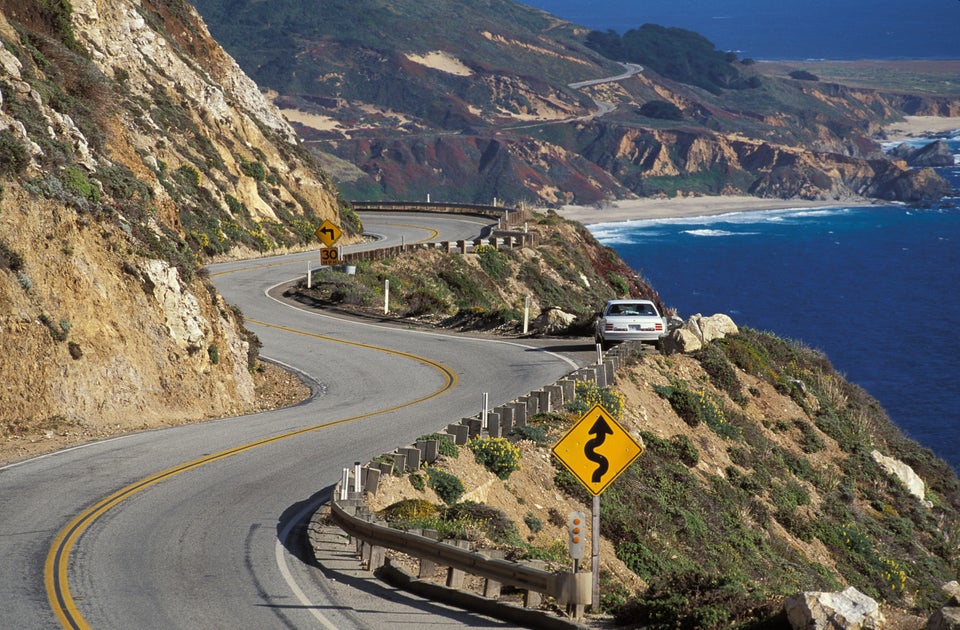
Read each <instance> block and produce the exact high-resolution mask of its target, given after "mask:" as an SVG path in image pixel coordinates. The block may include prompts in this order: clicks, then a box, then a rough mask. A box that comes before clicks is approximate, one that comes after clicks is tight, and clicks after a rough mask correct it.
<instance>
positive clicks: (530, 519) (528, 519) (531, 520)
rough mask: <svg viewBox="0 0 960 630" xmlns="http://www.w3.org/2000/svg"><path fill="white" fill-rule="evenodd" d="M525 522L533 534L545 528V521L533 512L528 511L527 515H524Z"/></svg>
mask: <svg viewBox="0 0 960 630" xmlns="http://www.w3.org/2000/svg"><path fill="white" fill-rule="evenodd" d="M523 522H524V524H526V526H527V528H529V529H530V532H531V533H533V534H536V533H537V532H539V531H541V530H542V529H543V521H542V520H541V519H540V518H538V517H537V515H536V514H534V513H533V512H527V514H526V516H524V517H523Z"/></svg>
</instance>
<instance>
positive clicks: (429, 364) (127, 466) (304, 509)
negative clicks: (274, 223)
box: [0, 213, 592, 630]
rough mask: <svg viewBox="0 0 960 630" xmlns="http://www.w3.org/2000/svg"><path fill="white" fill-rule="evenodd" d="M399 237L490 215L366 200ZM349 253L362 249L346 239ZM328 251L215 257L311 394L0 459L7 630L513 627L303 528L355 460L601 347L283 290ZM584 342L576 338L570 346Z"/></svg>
mask: <svg viewBox="0 0 960 630" xmlns="http://www.w3.org/2000/svg"><path fill="white" fill-rule="evenodd" d="M364 223H365V226H366V227H367V230H368V231H369V232H372V233H376V234H377V236H378V237H379V238H381V239H382V240H381V241H380V242H379V243H368V244H366V245H362V246H356V247H358V248H362V247H376V246H381V245H383V244H393V243H398V242H399V241H400V240H402V241H403V242H405V243H414V242H417V241H419V240H455V239H457V238H465V237H466V238H472V237H475V236H478V235H479V234H480V231H481V229H482V228H483V226H484V225H485V224H484V223H483V222H482V221H480V220H479V219H469V218H455V217H449V216H447V217H435V216H428V215H402V216H401V215H396V214H384V215H378V214H373V213H370V214H365V215H364ZM344 249H345V250H347V251H349V250H350V249H351V248H350V247H346V248H344ZM316 258H317V253H316V252H312V253H306V254H298V255H292V256H287V257H282V258H268V259H258V260H253V261H244V262H232V263H225V264H221V265H214V266H212V267H211V268H210V272H211V277H212V279H213V281H214V283H215V284H216V285H217V288H218V289H219V290H220V291H221V292H222V293H223V295H224V296H225V298H226V299H227V301H228V302H230V303H232V304H236V305H238V306H239V307H240V308H241V310H242V311H243V313H244V316H245V318H246V320H247V325H248V327H249V328H250V329H251V330H253V331H254V332H255V333H256V334H257V335H258V336H259V337H260V339H261V341H262V342H263V348H262V354H263V356H265V357H267V358H270V359H272V360H276V361H278V362H281V363H282V364H284V365H286V366H288V367H290V368H291V369H292V370H294V371H296V372H297V373H299V374H300V375H301V376H302V378H303V379H304V380H305V381H306V382H307V383H309V384H310V385H311V387H312V389H313V396H312V397H311V398H310V399H309V400H308V401H305V402H303V403H301V404H299V405H296V406H294V407H291V408H288V409H282V410H277V411H272V412H267V413H260V414H255V415H249V416H243V417H237V418H227V419H223V420H218V421H211V422H206V423H202V424H197V425H190V426H183V427H176V428H170V429H162V430H154V431H147V432H143V433H137V434H132V435H127V436H123V437H118V438H114V439H111V440H105V441H101V442H95V443H91V444H88V445H84V446H81V447H77V448H73V449H68V450H65V451H61V452H58V453H54V454H51V455H47V456H44V457H38V458H35V459H31V460H27V461H24V462H20V463H18V464H15V465H12V466H7V467H4V468H0V558H2V560H0V562H2V571H0V629H32V628H38V629H39V628H42V629H49V628H57V627H67V628H107V629H123V630H126V629H131V628H137V629H139V630H147V629H153V628H156V629H164V630H169V629H172V628H189V629H194V628H251V629H254V628H256V629H262V628H338V629H351V628H378V627H385V626H388V625H389V626H391V627H410V628H414V627H416V628H448V627H449V628H459V627H495V628H506V627H510V626H509V625H508V624H504V623H502V622H499V621H496V620H492V619H487V618H484V617H481V616H478V615H474V614H470V613H466V612H463V611H459V610H456V609H453V608H448V607H446V606H442V605H438V604H435V603H432V602H428V601H423V600H421V599H419V598H416V597H414V596H411V595H408V594H406V593H403V592H399V591H396V590H394V589H392V588H390V587H388V586H385V585H383V584H381V583H379V582H378V581H376V580H374V579H372V578H371V579H352V580H347V581H341V580H338V575H339V574H336V573H331V572H330V571H328V570H324V569H322V568H320V567H317V566H314V565H313V563H312V562H311V561H310V560H309V559H307V558H306V557H305V554H304V553H303V549H302V524H303V522H304V519H306V518H308V517H309V515H310V514H312V512H313V511H314V509H315V508H316V507H317V506H318V505H319V504H320V503H322V502H323V500H324V499H325V498H326V496H327V494H328V493H329V491H330V487H331V486H332V484H333V483H334V482H335V481H336V480H338V479H339V477H340V474H341V471H342V469H343V468H344V467H349V466H352V465H353V463H354V462H355V461H368V460H369V459H371V458H372V457H375V456H376V455H379V454H381V453H383V452H388V451H390V450H392V449H393V448H395V447H397V446H399V445H403V444H407V443H410V442H412V441H413V440H414V439H416V438H417V437H418V436H419V435H422V434H425V433H431V432H434V431H437V430H440V429H441V428H443V427H445V426H446V425H447V424H448V423H449V422H453V421H456V420H458V419H459V418H461V417H464V416H471V415H474V414H476V413H477V412H478V411H479V409H480V405H481V401H482V395H483V393H488V394H489V397H490V403H491V405H497V404H500V403H502V402H506V401H508V400H511V399H513V398H515V397H517V396H520V395H523V394H525V393H527V392H529V391H531V390H534V389H537V388H539V387H540V386H541V385H543V384H546V383H549V382H553V381H555V380H556V379H558V378H559V377H560V376H562V375H564V374H566V373H568V372H570V371H572V370H573V369H574V368H575V366H576V365H577V364H578V363H579V364H582V363H588V362H590V361H591V358H592V357H591V353H590V351H589V350H590V348H589V343H590V340H586V341H585V342H584V345H583V346H582V347H577V344H569V343H567V344H564V343H563V342H559V346H560V347H556V348H554V349H553V350H551V349H550V348H549V346H551V345H554V346H557V344H558V342H550V341H540V342H530V343H527V342H525V341H524V342H518V341H506V340H496V339H489V338H487V339H484V338H461V337H457V336H454V335H447V334H441V333H435V332H426V331H418V330H406V329H404V327H397V326H381V325H372V324H370V323H364V322H357V321H350V320H349V319H343V318H336V317H331V316H328V315H325V314H323V313H322V312H318V311H313V310H308V309H303V308H298V307H295V306H292V305H290V304H286V303H283V302H281V301H278V300H277V299H275V298H273V297H271V296H270V295H269V291H270V289H271V288H274V287H277V286H278V285H280V284H282V283H284V282H287V281H289V280H290V279H292V278H294V277H296V276H297V275H300V274H302V273H304V272H305V271H306V264H307V260H308V259H316ZM567 350H569V352H566V351H567Z"/></svg>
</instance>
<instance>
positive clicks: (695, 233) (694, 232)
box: [683, 229, 757, 236]
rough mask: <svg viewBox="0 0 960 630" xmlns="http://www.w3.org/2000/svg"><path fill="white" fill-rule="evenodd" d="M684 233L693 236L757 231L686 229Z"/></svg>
mask: <svg viewBox="0 0 960 630" xmlns="http://www.w3.org/2000/svg"><path fill="white" fill-rule="evenodd" d="M683 233H684V234H689V235H691V236H748V235H751V234H757V232H731V231H730V230H710V229H701V230H684V231H683Z"/></svg>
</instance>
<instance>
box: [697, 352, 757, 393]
mask: <svg viewBox="0 0 960 630" xmlns="http://www.w3.org/2000/svg"><path fill="white" fill-rule="evenodd" d="M693 356H694V358H695V359H697V360H698V361H700V365H701V366H702V367H703V369H704V371H705V372H706V373H707V374H709V375H710V381H711V382H712V383H713V384H714V385H716V386H717V388H719V389H722V390H723V391H725V392H726V393H727V395H728V396H730V398H731V399H732V400H733V402H735V403H737V404H738V405H740V406H741V407H744V406H746V404H747V397H746V396H744V394H743V384H742V383H741V382H740V377H738V376H737V372H736V370H735V369H734V368H733V365H731V363H730V360H729V359H728V358H727V355H726V354H724V352H723V350H722V349H721V347H720V346H718V345H716V344H712V343H711V344H707V345H706V346H704V347H703V348H701V349H700V350H698V351H697V352H696V353H694V355H693Z"/></svg>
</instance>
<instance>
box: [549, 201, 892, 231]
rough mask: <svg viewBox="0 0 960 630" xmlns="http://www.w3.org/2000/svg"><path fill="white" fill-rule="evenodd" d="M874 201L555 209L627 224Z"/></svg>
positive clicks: (588, 220) (591, 221) (586, 219)
mask: <svg viewBox="0 0 960 630" xmlns="http://www.w3.org/2000/svg"><path fill="white" fill-rule="evenodd" d="M878 203H879V202H876V201H874V200H872V199H866V198H853V199H846V200H835V199H831V200H810V199H766V198H762V197H751V196H749V195H729V196H713V197H674V198H669V199H618V200H616V201H609V202H606V203H605V204H602V205H593V206H575V205H567V206H561V207H560V208H558V209H557V210H556V213H557V214H559V215H560V216H561V217H563V218H564V219H568V220H570V221H576V222H578V223H582V224H584V225H596V224H598V223H627V222H630V221H644V220H649V219H684V218H689V217H710V216H717V215H721V214H733V213H737V212H757V211H764V210H794V209H802V208H836V207H841V206H851V207H852V206H872V205H877V204H878Z"/></svg>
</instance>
